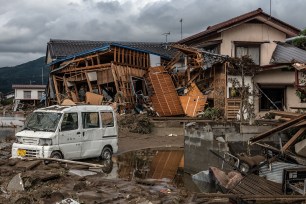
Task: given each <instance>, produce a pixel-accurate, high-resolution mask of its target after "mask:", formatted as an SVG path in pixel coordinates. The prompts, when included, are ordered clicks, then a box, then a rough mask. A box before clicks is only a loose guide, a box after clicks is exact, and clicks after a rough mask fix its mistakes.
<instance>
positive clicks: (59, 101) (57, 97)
mask: <svg viewBox="0 0 306 204" xmlns="http://www.w3.org/2000/svg"><path fill="white" fill-rule="evenodd" d="M52 78H53V83H54V88H55V96H56V100H57V104H61V98H60V94H59V91H58V86H57V81H56V76H55V75H53V76H52Z"/></svg>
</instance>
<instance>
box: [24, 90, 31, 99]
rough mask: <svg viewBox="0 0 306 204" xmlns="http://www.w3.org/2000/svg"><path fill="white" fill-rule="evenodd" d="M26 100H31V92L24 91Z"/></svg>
mask: <svg viewBox="0 0 306 204" xmlns="http://www.w3.org/2000/svg"><path fill="white" fill-rule="evenodd" d="M23 98H24V99H31V91H24V92H23Z"/></svg>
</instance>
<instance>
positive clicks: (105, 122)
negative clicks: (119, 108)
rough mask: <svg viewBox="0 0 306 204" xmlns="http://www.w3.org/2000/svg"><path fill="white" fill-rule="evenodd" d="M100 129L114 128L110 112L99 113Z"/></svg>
mask: <svg viewBox="0 0 306 204" xmlns="http://www.w3.org/2000/svg"><path fill="white" fill-rule="evenodd" d="M101 120H102V127H104V128H105V127H114V118H113V113H112V112H101Z"/></svg>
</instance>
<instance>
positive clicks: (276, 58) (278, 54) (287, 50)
mask: <svg viewBox="0 0 306 204" xmlns="http://www.w3.org/2000/svg"><path fill="white" fill-rule="evenodd" d="M292 62H298V63H306V51H305V50H302V49H300V48H298V47H295V46H293V45H290V44H287V43H283V42H277V46H276V48H275V50H274V52H273V55H272V58H271V63H273V64H277V63H292Z"/></svg>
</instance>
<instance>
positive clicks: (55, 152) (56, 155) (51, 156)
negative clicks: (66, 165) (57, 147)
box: [50, 151, 63, 159]
mask: <svg viewBox="0 0 306 204" xmlns="http://www.w3.org/2000/svg"><path fill="white" fill-rule="evenodd" d="M50 158H53V159H63V155H62V154H61V153H60V152H58V151H54V152H52V153H51V155H50Z"/></svg>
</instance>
